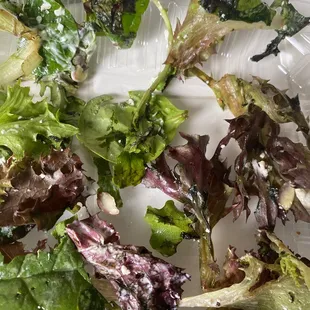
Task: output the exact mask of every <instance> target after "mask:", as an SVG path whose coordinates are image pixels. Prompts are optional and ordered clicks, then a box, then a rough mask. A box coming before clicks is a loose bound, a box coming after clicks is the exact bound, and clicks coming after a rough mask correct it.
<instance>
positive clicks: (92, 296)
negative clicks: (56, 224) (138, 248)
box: [0, 237, 112, 310]
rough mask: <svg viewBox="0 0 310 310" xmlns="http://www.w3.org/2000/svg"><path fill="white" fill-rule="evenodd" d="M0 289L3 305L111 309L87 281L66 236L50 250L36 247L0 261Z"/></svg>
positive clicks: (38, 307) (4, 307)
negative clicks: (43, 250)
mask: <svg viewBox="0 0 310 310" xmlns="http://www.w3.org/2000/svg"><path fill="white" fill-rule="evenodd" d="M0 289H1V292H2V294H0V308H3V309H12V310H17V309H25V310H28V309H29V310H30V309H46V310H52V309H53V310H54V309H59V310H65V309H66V310H67V309H80V310H96V309H98V310H99V309H112V306H111V307H110V305H109V303H108V302H107V301H106V300H105V299H104V298H103V297H102V296H101V294H100V293H98V292H97V291H96V289H95V288H94V287H93V286H92V285H91V283H90V280H89V278H88V275H87V274H86V272H85V271H84V262H83V260H82V258H81V257H80V255H79V254H78V253H77V252H76V250H75V247H74V245H73V243H72V242H71V241H70V239H69V238H67V237H64V238H62V240H61V241H60V244H59V245H58V246H57V247H56V248H55V249H53V250H52V251H51V252H50V253H46V252H42V251H39V252H38V254H27V255H26V256H18V257H16V258H14V259H13V260H12V261H11V262H10V263H9V264H3V263H1V264H0Z"/></svg>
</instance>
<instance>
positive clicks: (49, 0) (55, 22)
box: [1, 0, 96, 92]
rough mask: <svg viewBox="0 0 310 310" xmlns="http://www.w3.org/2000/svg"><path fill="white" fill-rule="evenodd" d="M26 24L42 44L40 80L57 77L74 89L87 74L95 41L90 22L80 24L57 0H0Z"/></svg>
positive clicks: (56, 78) (66, 85)
mask: <svg viewBox="0 0 310 310" xmlns="http://www.w3.org/2000/svg"><path fill="white" fill-rule="evenodd" d="M1 4H2V6H3V7H5V8H6V9H7V10H9V11H10V12H12V13H13V14H15V15H16V16H17V18H18V19H19V20H20V21H21V22H23V23H24V24H25V25H26V26H28V27H31V28H32V29H36V31H37V33H38V35H39V37H40V39H41V42H42V45H41V48H40V55H41V57H42V58H43V61H42V63H41V64H40V66H38V67H37V68H36V69H35V70H34V74H35V76H36V78H37V79H38V80H41V79H42V78H44V79H46V80H56V81H57V82H58V83H59V84H62V85H63V86H65V87H66V88H67V89H68V90H70V91H71V92H74V91H75V87H76V86H77V83H80V82H83V81H84V80H85V78H86V77H87V69H88V63H89V60H90V57H91V55H92V53H93V52H94V49H95V45H96V38H95V33H94V30H93V28H92V26H91V25H90V24H88V23H86V24H84V25H78V24H77V23H76V21H75V20H74V18H73V16H72V15H71V13H70V12H69V11H68V10H67V9H66V8H65V7H64V5H63V4H62V3H61V2H59V1H56V0H29V1H26V2H25V3H17V2H14V1H1Z"/></svg>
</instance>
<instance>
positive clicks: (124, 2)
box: [84, 0, 149, 48]
mask: <svg viewBox="0 0 310 310" xmlns="http://www.w3.org/2000/svg"><path fill="white" fill-rule="evenodd" d="M148 4H149V0H99V1H95V0H84V8H85V11H86V14H87V19H88V21H89V22H91V23H92V24H93V25H94V28H95V31H96V33H97V35H101V36H108V37H109V39H110V40H111V41H112V42H113V44H115V45H116V46H117V47H120V48H129V47H131V45H132V44H133V42H134V39H135V38H136V35H137V32H138V29H139V26H140V23H141V18H142V15H143V14H144V12H145V10H146V9H147V7H148Z"/></svg>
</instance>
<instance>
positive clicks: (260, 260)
mask: <svg viewBox="0 0 310 310" xmlns="http://www.w3.org/2000/svg"><path fill="white" fill-rule="evenodd" d="M258 243H259V245H260V250H259V253H257V254H255V253H248V254H246V255H244V256H242V257H241V258H239V259H238V258H237V257H236V256H235V255H234V256H232V255H228V257H227V259H228V260H227V261H226V263H225V264H226V270H225V277H224V279H221V281H219V282H218V288H217V289H216V290H213V291H211V292H207V293H204V294H201V295H198V296H194V297H189V298H185V299H183V300H182V301H181V302H180V307H204V308H207V309H209V308H212V309H214V308H228V309H235V308H237V309H242V310H247V309H251V310H256V309H257V310H259V309H266V310H269V309H270V310H282V309H292V310H295V309H296V310H297V309H299V310H306V309H308V308H309V306H310V298H309V290H310V282H309V276H310V267H309V266H310V265H309V264H308V263H309V261H307V262H306V260H303V259H300V258H299V257H298V255H294V253H292V252H291V251H290V250H289V249H288V248H287V247H286V246H285V245H284V244H283V243H282V241H280V240H279V239H278V238H277V237H276V236H275V235H274V234H271V233H269V232H267V231H261V232H259V234H258ZM237 272H239V274H238V277H234V276H235V275H236V273H237Z"/></svg>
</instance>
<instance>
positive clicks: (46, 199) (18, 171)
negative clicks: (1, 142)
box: [0, 149, 87, 229]
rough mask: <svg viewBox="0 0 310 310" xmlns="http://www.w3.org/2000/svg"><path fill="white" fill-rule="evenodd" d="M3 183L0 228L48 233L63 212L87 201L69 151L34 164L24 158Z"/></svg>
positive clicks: (83, 179) (76, 159) (79, 166)
mask: <svg viewBox="0 0 310 310" xmlns="http://www.w3.org/2000/svg"><path fill="white" fill-rule="evenodd" d="M7 179H8V180H9V182H10V185H9V186H8V187H7V188H6V190H5V192H4V194H3V195H2V200H3V202H2V203H1V204H0V211H1V215H2V216H1V218H0V226H1V227H5V226H23V225H28V224H36V225H37V227H38V229H49V228H51V227H53V225H54V224H55V222H56V221H57V219H58V218H59V217H60V216H61V215H62V213H63V212H64V210H65V209H66V208H73V207H74V206H75V205H76V203H77V202H82V203H84V202H85V200H86V198H87V195H86V194H85V192H84V190H85V186H86V184H87V182H86V181H87V179H86V177H85V175H84V174H83V170H82V162H81V160H80V158H79V157H78V156H77V155H75V154H72V153H71V152H70V150H69V149H65V150H60V151H56V150H52V151H51V153H50V154H49V155H47V156H45V157H41V158H40V159H38V160H33V159H30V158H24V159H23V160H22V161H20V162H17V163H15V164H12V165H11V167H9V170H8V173H7Z"/></svg>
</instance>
